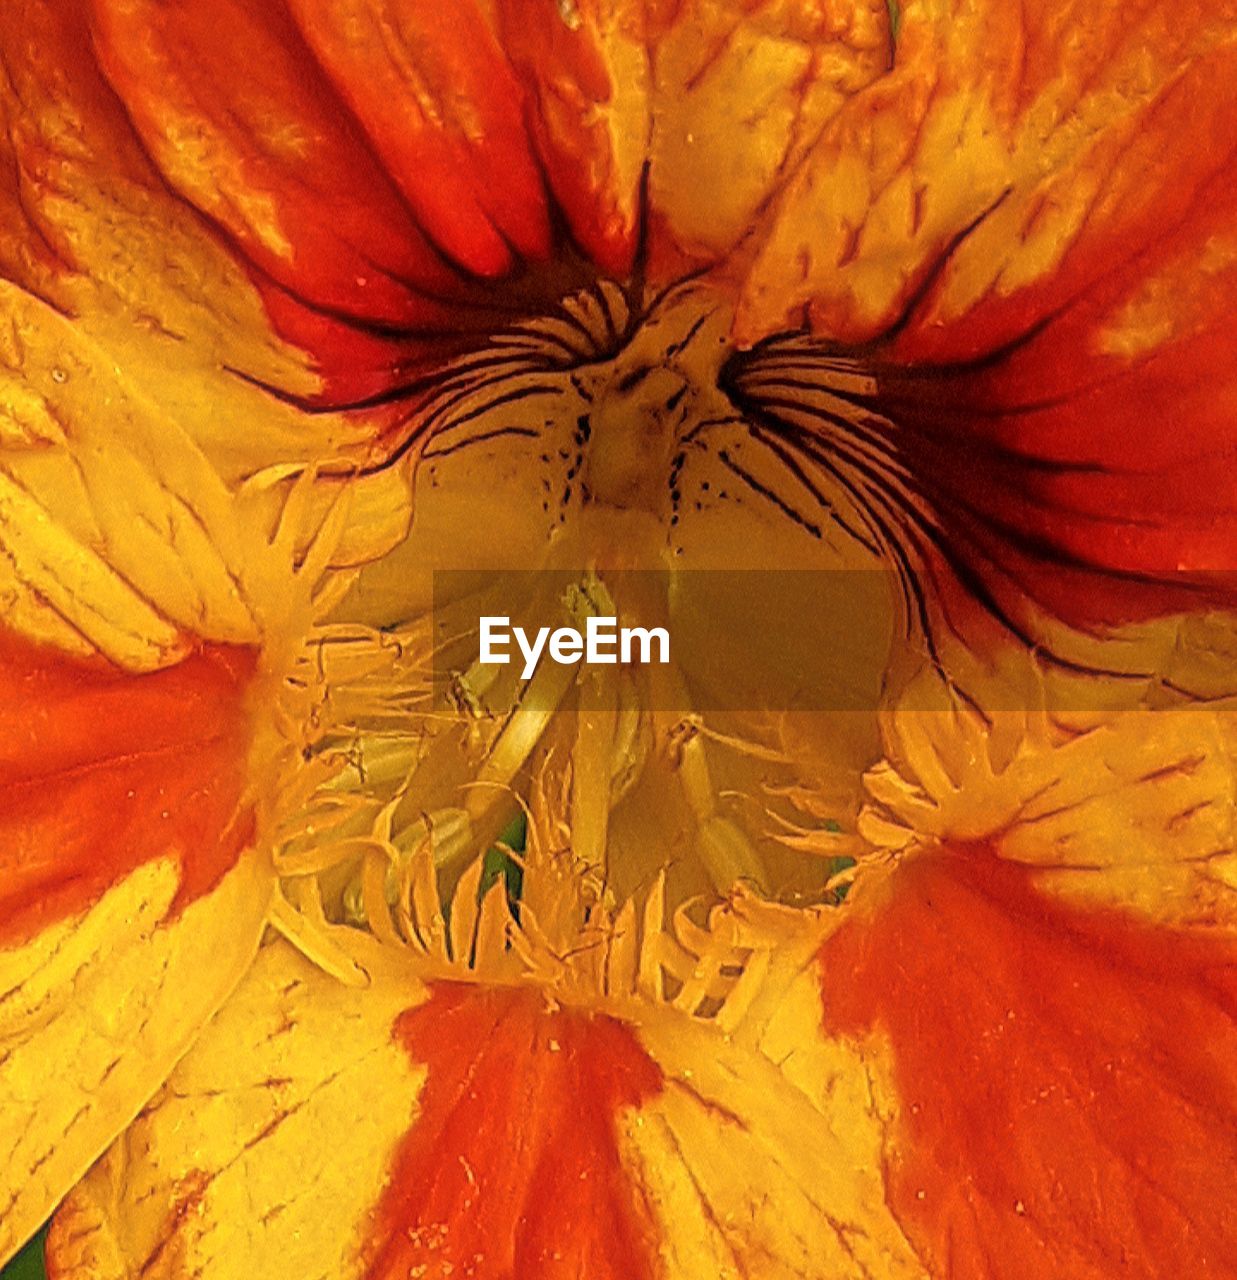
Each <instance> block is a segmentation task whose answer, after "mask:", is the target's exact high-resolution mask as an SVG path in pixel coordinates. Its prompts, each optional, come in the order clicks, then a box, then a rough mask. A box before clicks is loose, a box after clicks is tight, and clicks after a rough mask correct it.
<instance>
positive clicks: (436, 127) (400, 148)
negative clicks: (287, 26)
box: [289, 0, 550, 276]
mask: <svg viewBox="0 0 1237 1280" xmlns="http://www.w3.org/2000/svg"><path fill="white" fill-rule="evenodd" d="M289 8H290V10H291V12H292V14H293V15H294V16H295V18H296V20H297V23H298V24H299V26H300V29H301V31H302V32H303V33H304V37H305V40H306V41H307V43H308V44H309V46H310V47H311V48H312V49H313V51H314V53H315V55H316V56H317V58H318V60H319V61H320V62H321V64H322V65H323V66H324V67H325V68H326V69H327V71H328V72H329V74H330V75H331V77H332V79H333V82H334V84H335V86H336V90H337V92H338V93H339V95H340V97H341V98H342V99H343V101H344V102H346V103H347V104H348V106H349V107H351V109H352V110H353V111H354V112H355V113H356V116H357V118H358V120H359V121H360V122H361V123H362V125H363V126H364V128H365V130H366V133H367V136H368V137H369V138H370V140H371V141H372V143H373V145H374V147H375V148H376V150H377V151H378V153H379V155H380V156H381V158H382V161H383V163H384V166H385V168H386V170H387V172H388V173H389V174H390V175H391V176H392V178H393V179H394V181H395V182H396V184H397V185H398V186H399V189H400V190H401V191H402V192H403V194H404V196H405V197H406V199H407V201H408V203H409V205H410V206H411V207H412V209H413V210H414V211H415V213H416V216H417V218H418V220H419V221H420V224H421V226H422V227H424V228H425V230H426V231H427V232H428V233H429V234H430V236H431V237H433V239H434V241H435V242H436V243H437V244H439V245H440V246H441V247H442V248H443V249H444V250H445V251H446V252H447V253H448V254H450V256H451V257H452V258H453V259H454V260H455V261H456V262H458V263H459V264H460V265H461V266H462V267H464V268H465V269H466V270H468V271H470V272H472V273H473V274H475V275H482V276H494V275H499V274H501V273H503V272H505V271H507V270H509V269H510V268H511V266H512V265H513V262H514V257H513V251H514V253H517V254H520V255H522V256H524V257H525V258H532V259H537V258H543V257H545V256H546V255H547V253H548V252H549V248H550V229H549V217H548V209H547V203H546V192H545V191H544V189H543V187H542V182H541V175H540V173H539V171H538V169H537V166H536V163H535V161H534V159H533V156H532V153H531V147H530V145H529V141H528V137H527V135H526V133H525V129H524V118H523V92H522V90H521V87H520V85H519V83H518V81H517V80H516V78H515V76H514V74H513V73H512V70H511V67H510V65H509V64H508V63H507V61H506V58H505V57H504V56H503V52H502V50H501V48H500V47H499V45H498V42H497V40H496V38H495V34H494V32H493V31H492V30H491V29H490V27H489V26H488V25H487V20H486V17H485V15H484V13H483V11H482V7H481V6H479V5H477V4H475V3H473V0H467V3H465V4H462V5H460V4H457V5H454V6H452V7H451V8H450V9H449V10H448V9H444V8H443V7H442V6H441V5H438V4H434V3H432V0H402V2H400V0H349V2H348V3H345V4H340V3H327V2H326V0H291V3H290V5H289Z"/></svg>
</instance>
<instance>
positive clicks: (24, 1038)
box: [0, 634, 272, 1257]
mask: <svg viewBox="0 0 1237 1280" xmlns="http://www.w3.org/2000/svg"><path fill="white" fill-rule="evenodd" d="M253 672H254V655H253V653H252V652H251V651H248V650H245V649H237V648H226V647H221V646H214V647H207V648H204V649H202V650H200V651H198V652H196V653H194V654H192V655H191V656H189V657H187V658H186V659H185V660H184V661H183V662H181V663H179V664H177V665H175V666H173V667H170V668H168V669H166V670H164V671H160V672H156V673H151V674H146V675H129V674H126V673H123V672H120V671H117V670H116V669H114V668H112V667H110V666H109V665H108V664H106V663H100V662H98V661H97V660H95V661H84V660H78V659H71V658H68V657H66V656H64V655H59V654H57V653H55V651H52V650H49V649H46V648H41V647H36V646H33V645H31V644H30V643H29V642H27V641H24V640H22V639H20V638H17V637H15V636H13V635H11V634H5V635H3V636H2V637H0V797H2V799H0V815H2V816H0V880H2V881H3V886H4V887H3V891H2V892H0V991H2V992H3V995H2V996H0V1043H2V1044H3V1046H4V1050H3V1053H0V1152H2V1153H3V1155H4V1161H3V1169H4V1175H3V1177H2V1178H0V1210H2V1211H0V1257H7V1256H8V1255H9V1254H10V1253H12V1252H13V1251H14V1250H15V1249H16V1248H17V1247H18V1246H20V1245H21V1244H22V1242H23V1241H24V1239H25V1237H26V1236H27V1235H29V1234H30V1233H31V1232H32V1231H33V1230H34V1229H35V1228H36V1227H37V1226H38V1225H39V1223H40V1222H41V1221H42V1220H43V1218H44V1217H45V1215H46V1214H47V1212H48V1210H49V1209H50V1208H51V1207H52V1206H53V1205H54V1204H55V1203H56V1201H57V1200H59V1198H60V1197H61V1196H62V1195H63V1194H64V1192H65V1191H66V1190H67V1189H68V1188H69V1187H70V1186H71V1185H72V1183H73V1182H74V1181H76V1180H77V1178H79V1177H80V1176H81V1174H82V1172H83V1171H84V1170H85V1168H86V1167H87V1166H88V1165H89V1163H90V1162H91V1161H92V1160H93V1159H94V1158H95V1157H96V1156H97V1155H98V1154H99V1152H100V1151H101V1150H102V1149H103V1148H104V1147H105V1146H106V1145H107V1143H108V1142H110V1141H111V1140H112V1138H113V1137H115V1135H116V1134H117V1133H118V1132H119V1131H120V1129H121V1128H122V1127H123V1126H124V1124H125V1123H126V1122H127V1121H128V1120H129V1119H130V1117H131V1116H132V1115H133V1114H134V1113H135V1112H136V1110H137V1108H138V1107H139V1106H140V1105H141V1104H142V1103H143V1102H144V1101H145V1099H146V1098H147V1097H148V1096H149V1095H150V1093H151V1092H152V1091H153V1090H154V1088H155V1087H156V1086H157V1085H158V1084H159V1082H160V1081H161V1080H162V1079H163V1077H164V1076H165V1075H166V1073H167V1072H168V1070H169V1069H170V1068H171V1066H172V1064H173V1063H174V1062H175V1061H176V1059H177V1058H178V1057H179V1056H180V1055H181V1054H182V1053H183V1052H184V1050H185V1049H186V1048H187V1047H188V1045H189V1044H190V1043H191V1041H192V1038H193V1035H194V1034H195V1033H196V1031H197V1030H198V1028H199V1026H200V1025H201V1024H202V1022H204V1021H205V1020H206V1018H208V1017H209V1016H210V1014H211V1013H212V1012H213V1011H214V1010H215V1008H216V1007H217V1006H218V1004H219V1003H220V1001H221V1000H222V999H223V998H224V996H225V995H226V994H227V993H228V991H229V990H230V989H231V988H232V986H233V985H234V984H235V983H236V981H237V980H238V978H239V977H240V974H241V973H242V972H243V969H244V966H245V965H246V964H247V963H248V960H249V958H250V956H251V955H252V953H253V949H254V948H255V946H256V944H257V940H258V936H259V934H260V931H261V928H262V924H263V919H264V916H265V912H266V905H267V901H268V899H269V894H270V886H271V883H272V877H271V876H270V874H269V872H266V873H264V872H263V871H262V870H261V868H260V867H259V865H258V864H257V863H255V861H254V860H253V859H252V858H246V857H245V856H244V851H245V849H246V847H247V846H248V845H249V844H250V842H251V840H252V838H253V832H254V815H253V811H252V808H251V806H249V805H248V804H247V803H246V802H245V801H244V799H243V795H244V790H245V782H246V778H245V761H246V755H247V752H248V745H249V744H248V737H249V734H248V715H247V713H246V711H245V698H246V694H247V691H248V688H249V686H250V684H251V682H252V679H253Z"/></svg>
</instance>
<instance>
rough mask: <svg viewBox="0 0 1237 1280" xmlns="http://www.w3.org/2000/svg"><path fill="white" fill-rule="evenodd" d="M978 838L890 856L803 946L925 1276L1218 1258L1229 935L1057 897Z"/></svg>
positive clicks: (1229, 1126) (1172, 1270) (1235, 1002)
mask: <svg viewBox="0 0 1237 1280" xmlns="http://www.w3.org/2000/svg"><path fill="white" fill-rule="evenodd" d="M1045 879H1046V877H1044V876H1043V875H1042V874H1041V873H1038V872H1037V871H1035V870H1034V869H1032V868H1029V867H1027V866H1025V865H1022V866H1020V865H1018V864H1016V863H1009V862H1005V861H1002V860H1001V859H999V858H997V857H995V856H994V855H993V852H992V850H991V849H990V848H988V847H984V846H979V847H970V848H967V847H966V846H957V847H953V848H945V849H941V850H938V851H935V852H928V853H923V854H922V855H920V856H917V857H913V858H909V859H908V860H907V861H906V863H905V865H903V866H901V867H899V868H898V870H896V871H895V872H894V873H893V874H892V875H891V877H890V879H889V882H888V884H887V885H886V886H883V893H882V895H881V896H882V897H883V898H884V900H883V901H880V902H879V904H878V903H875V902H873V903H872V905H871V911H870V913H869V912H867V911H865V910H864V909H863V908H862V907H859V906H857V908H856V915H855V917H854V918H853V919H852V920H850V921H848V922H847V924H846V925H845V926H844V927H843V928H842V929H840V930H839V931H838V933H837V934H836V935H835V936H834V937H833V938H831V939H830V940H829V942H828V943H827V944H826V946H825V947H824V948H823V949H822V951H821V956H820V964H821V981H822V986H823V989H824V993H825V1014H824V1017H825V1025H826V1026H827V1027H828V1028H829V1030H830V1032H831V1033H832V1034H836V1035H841V1036H843V1037H846V1038H848V1039H852V1040H853V1042H854V1043H856V1044H859V1045H863V1046H865V1052H866V1053H867V1054H868V1055H869V1056H870V1058H871V1059H872V1060H873V1061H876V1062H879V1063H880V1064H881V1069H882V1072H883V1074H885V1076H886V1077H887V1085H888V1088H889V1090H890V1094H889V1097H888V1099H887V1101H886V1105H887V1106H888V1108H889V1111H890V1124H889V1130H888V1138H887V1145H886V1149H885V1159H886V1164H887V1169H888V1194H889V1203H890V1206H891V1208H892V1211H893V1213H894V1215H895V1217H896V1218H897V1220H898V1222H899V1223H900V1224H901V1225H902V1226H903V1228H904V1229H905V1231H906V1233H907V1236H908V1238H909V1239H910V1240H911V1241H912V1243H913V1245H914V1247H915V1248H916V1250H917V1251H918V1253H919V1254H920V1255H921V1256H922V1257H923V1258H924V1261H925V1265H926V1267H927V1269H928V1271H929V1273H930V1274H931V1275H933V1276H935V1277H941V1278H942V1280H981V1278H982V1280H989V1278H991V1277H996V1278H998V1280H1038V1277H1041V1276H1046V1275H1061V1276H1070V1277H1071V1278H1075V1277H1076V1278H1077V1280H1101V1278H1105V1277H1109V1276H1113V1275H1121V1276H1129V1277H1138V1278H1140V1280H1142V1278H1144V1277H1145V1278H1147V1280H1151V1278H1152V1277H1162V1276H1169V1275H1191V1276H1199V1277H1222V1276H1230V1275H1232V1274H1233V1271H1234V1268H1235V1267H1237V1224H1235V1223H1234V1221H1233V1217H1232V1213H1231V1206H1232V1204H1233V1199H1234V1195H1235V1194H1237V1185H1235V1182H1234V1177H1235V1174H1234V1171H1235V1170H1237V1128H1235V1127H1234V1123H1233V1117H1234V1115H1235V1114H1237V1074H1235V1072H1234V1068H1233V1063H1234V1061H1237V984H1235V983H1234V977H1233V975H1234V973H1237V968H1235V961H1237V939H1235V937H1234V934H1233V932H1232V931H1231V930H1229V931H1227V932H1226V933H1223V934H1217V933H1216V932H1214V931H1209V930H1207V929H1205V928H1202V927H1195V928H1156V927H1154V926H1152V925H1149V924H1148V923H1147V922H1146V921H1145V920H1142V919H1140V918H1138V917H1137V916H1135V915H1132V914H1129V913H1127V912H1123V911H1121V910H1118V909H1112V908H1108V909H1100V908H1086V907H1081V906H1077V905H1074V904H1073V903H1071V902H1068V901H1063V900H1062V899H1061V897H1060V896H1059V895H1058V894H1056V893H1055V892H1053V891H1052V890H1051V889H1048V888H1046V887H1045V885H1044V881H1045Z"/></svg>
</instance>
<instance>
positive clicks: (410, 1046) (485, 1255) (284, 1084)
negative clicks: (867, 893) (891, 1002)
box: [48, 934, 923, 1280]
mask: <svg viewBox="0 0 1237 1280" xmlns="http://www.w3.org/2000/svg"><path fill="white" fill-rule="evenodd" d="M818 937H819V935H818V934H816V935H814V936H813V938H812V940H811V941H810V942H809V943H808V945H807V947H806V948H805V949H799V947H797V946H788V947H786V948H785V949H784V950H779V949H776V948H775V949H774V950H773V951H772V953H770V952H769V951H768V950H760V951H759V953H758V957H753V958H752V959H751V960H750V962H749V963H750V967H751V972H750V973H749V974H748V977H747V981H746V983H744V982H742V981H740V982H739V983H737V984H736V983H734V982H733V980H731V981H730V982H729V984H727V983H725V982H723V983H722V985H723V986H726V985H729V986H731V987H733V988H734V990H733V991H732V995H733V1000H723V1001H722V1002H721V1003H722V1005H723V1007H724V1008H725V1010H726V1013H725V1014H724V1015H723V1014H720V1013H718V1012H717V1011H716V1002H715V1006H714V1011H712V1012H710V1013H708V1014H707V1015H700V1016H693V1015H692V1014H691V1013H690V1012H689V1011H688V1009H687V1007H686V1005H684V1007H683V1008H682V1009H676V1008H673V1007H671V1006H670V1005H669V1004H668V1003H666V1002H664V1001H662V1000H656V999H652V998H649V999H644V1000H633V999H618V1000H614V1001H611V1002H609V1003H607V1002H605V1001H602V1000H597V1001H591V1000H590V1001H585V1002H584V1003H581V1004H575V1003H572V1002H563V1003H560V1002H559V1001H558V1000H557V999H556V998H555V997H554V996H553V995H552V993H551V992H550V991H548V990H546V989H539V988H538V987H537V986H497V987H486V986H483V985H479V984H478V983H477V981H476V979H475V975H472V976H470V977H468V979H467V980H466V981H441V980H430V981H428V982H427V983H423V982H422V981H420V980H419V975H420V976H422V977H423V976H425V975H426V973H427V967H426V965H425V964H419V965H418V964H414V966H413V967H412V968H409V966H408V964H407V963H406V962H403V963H402V964H399V963H393V961H392V957H391V955H390V953H388V954H387V956H386V958H385V959H384V958H383V957H381V956H378V955H376V954H374V955H370V956H367V957H365V958H364V959H363V963H364V964H365V966H366V968H367V969H368V972H369V975H370V985H369V986H368V987H367V988H365V989H364V990H359V991H357V990H348V989H346V988H344V987H343V986H341V985H340V984H338V983H335V982H332V981H331V980H330V979H328V978H326V977H325V976H324V975H323V974H322V973H320V972H318V971H316V970H314V969H313V968H311V967H310V966H309V964H308V963H307V962H306V961H305V960H304V959H303V958H302V957H300V956H299V955H297V954H295V953H293V952H292V951H291V950H290V949H289V948H287V947H286V946H284V945H283V944H277V945H276V946H273V947H270V948H267V949H266V950H264V951H263V952H262V954H261V955H260V956H259V959H258V962H257V964H256V966H255V968H254V970H253V971H252V973H251V974H250V976H249V977H248V978H247V979H246V981H245V982H244V983H243V984H242V986H241V987H240V988H239V990H238V992H237V994H236V996H235V997H234V999H233V1000H232V1001H230V1002H229V1004H228V1005H227V1006H226V1007H225V1008H224V1009H223V1010H222V1011H221V1012H220V1013H219V1014H218V1015H217V1017H216V1019H215V1020H214V1022H213V1023H212V1025H211V1026H210V1027H209V1028H208V1029H207V1030H206V1032H205V1033H204V1035H203V1037H202V1039H201V1040H200V1041H199V1043H198V1045H197V1046H196V1047H195V1048H194V1050H193V1052H192V1053H191V1054H190V1055H189V1056H188V1057H187V1058H186V1059H185V1061H184V1062H183V1064H182V1065H181V1066H180V1067H179V1068H178V1069H177V1071H176V1073H175V1074H174V1076H173V1077H172V1079H171V1080H170V1082H169V1085H168V1088H167V1089H166V1090H165V1091H164V1093H163V1094H162V1095H160V1097H159V1098H157V1099H156V1101H155V1103H154V1104H153V1105H152V1106H151V1107H150V1108H148V1109H147V1111H146V1112H144V1113H143V1115H142V1116H141V1117H140V1118H139V1120H138V1121H137V1123H136V1125H135V1126H134V1128H133V1129H132V1130H131V1132H130V1134H129V1135H128V1136H127V1138H126V1139H125V1141H124V1142H122V1143H118V1144H117V1145H116V1146H115V1147H114V1148H113V1149H112V1151H111V1152H110V1153H109V1154H108V1156H107V1157H106V1158H105V1159H104V1160H103V1161H102V1162H101V1163H100V1164H99V1165H98V1166H97V1167H96V1169H95V1170H94V1171H92V1173H91V1174H90V1175H89V1176H88V1177H87V1179H86V1180H85V1181H84V1182H83V1183H82V1184H81V1186H79V1188H78V1189H77V1191H76V1192H75V1193H74V1194H73V1195H72V1196H71V1197H70V1198H69V1200H68V1201H67V1203H66V1205H65V1206H64V1208H63V1209H62V1210H61V1212H60V1214H59V1215H58V1216H57V1220H56V1224H55V1226H54V1228H53V1231H52V1234H51V1237H50V1239H49V1246H48V1252H49V1259H50V1261H51V1274H52V1275H54V1276H57V1277H61V1278H62V1280H102V1277H105V1276H106V1277H111V1276H117V1275H128V1274H131V1273H134V1272H137V1271H143V1272H144V1274H146V1275H147V1276H149V1277H151V1278H152V1280H157V1278H159V1277H169V1278H170V1277H172V1276H177V1275H182V1274H185V1273H187V1272H190V1271H192V1272H196V1273H197V1274H200V1275H201V1276H202V1277H203V1280H225V1278H226V1280H232V1278H233V1277H235V1278H236V1280H240V1277H242V1276H248V1275H252V1274H254V1272H255V1270H256V1271H258V1272H260V1273H261V1274H263V1275H265V1276H269V1277H271V1278H272V1280H275V1278H276V1277H288V1280H292V1278H293V1277H299V1276H304V1275H306V1274H309V1273H311V1272H323V1273H325V1274H328V1275H331V1276H334V1277H338V1278H339V1280H361V1278H362V1277H365V1278H366V1280H379V1278H382V1277H394V1276H399V1277H401V1278H402V1277H405V1276H408V1275H415V1276H421V1277H424V1278H425V1280H431V1278H432V1280H447V1278H448V1277H456V1276H459V1275H461V1274H463V1275H472V1276H473V1277H475V1280H487V1278H492V1280H499V1278H501V1277H511V1276H521V1277H523V1276H539V1277H546V1280H551V1278H556V1280H576V1277H579V1276H583V1275H587V1276H590V1277H594V1276H596V1277H609V1276H614V1277H623V1280H639V1278H640V1277H649V1278H650V1280H672V1278H674V1280H678V1278H680V1277H681V1278H682V1280H716V1277H718V1276H740V1275H753V1276H754V1275H765V1274H776V1275H786V1276H796V1277H810V1278H812V1280H825V1278H826V1277H829V1276H835V1275H838V1274H844V1273H845V1268H846V1267H848V1266H851V1267H855V1268H857V1269H859V1270H860V1271H863V1270H864V1269H866V1273H868V1274H880V1275H882V1276H887V1277H888V1278H889V1280H923V1272H922V1270H921V1268H920V1266H919V1264H918V1262H917V1260H916V1259H915V1256H914V1254H913V1253H912V1252H911V1250H910V1248H909V1246H908V1245H907V1243H906V1241H905V1240H904V1239H903V1237H902V1236H901V1234H900V1232H899V1231H898V1229H897V1227H896V1225H895V1224H894V1222H893V1219H892V1217H891V1215H890V1214H889V1212H888V1210H887V1209H886V1207H885V1204H884V1200H883V1195H882V1189H881V1176H880V1170H879V1165H878V1155H879V1150H880V1140H881V1127H880V1121H879V1119H878V1117H877V1116H876V1115H875V1114H874V1112H873V1111H872V1108H871V1099H870V1092H869V1082H868V1079H867V1076H866V1073H865V1070H864V1066H863V1063H862V1060H861V1059H860V1058H859V1056H858V1055H857V1054H855V1053H853V1052H852V1051H850V1050H849V1049H847V1048H846V1047H844V1046H842V1045H840V1044H832V1045H831V1044H829V1043H828V1042H826V1041H825V1039H824V1037H823V1036H822V1034H821V1020H820V1000H819V992H818V989H817V987H816V980H815V977H814V973H813V970H812V966H811V964H810V957H811V954H812V950H814V948H815V946H816V945H817V944H818ZM478 947H479V949H480V943H478ZM723 949H724V950H726V949H727V948H725V946H724V944H723ZM545 959H546V961H547V962H549V956H548V955H546V956H545ZM509 962H510V957H508V963H509ZM653 963H654V964H655V963H656V962H655V961H654V962H653ZM651 967H652V966H650V965H648V964H645V965H643V966H642V968H643V969H644V970H645V972H646V973H647V972H649V971H650V970H651ZM616 968H622V965H621V964H618V965H616Z"/></svg>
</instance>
